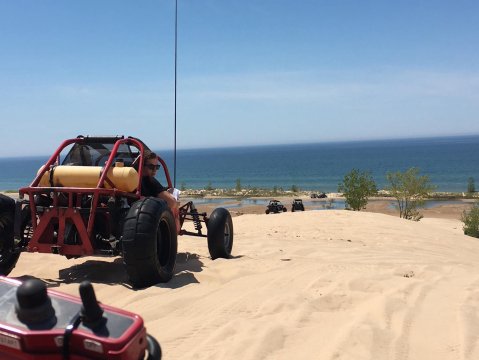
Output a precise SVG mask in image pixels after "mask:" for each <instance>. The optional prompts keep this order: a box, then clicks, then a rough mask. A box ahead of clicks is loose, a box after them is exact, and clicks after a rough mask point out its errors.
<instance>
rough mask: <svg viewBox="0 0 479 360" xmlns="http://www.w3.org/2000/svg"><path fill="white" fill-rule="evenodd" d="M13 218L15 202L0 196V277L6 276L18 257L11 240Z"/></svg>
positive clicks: (18, 254) (13, 242) (12, 239)
mask: <svg viewBox="0 0 479 360" xmlns="http://www.w3.org/2000/svg"><path fill="white" fill-rule="evenodd" d="M14 218H15V200H13V199H12V198H11V197H8V196H5V195H3V194H0V275H8V274H9V273H10V272H11V271H12V270H13V268H14V267H15V265H16V264H17V261H18V258H19V257H20V252H19V251H16V249H15V241H14V238H13V223H14Z"/></svg>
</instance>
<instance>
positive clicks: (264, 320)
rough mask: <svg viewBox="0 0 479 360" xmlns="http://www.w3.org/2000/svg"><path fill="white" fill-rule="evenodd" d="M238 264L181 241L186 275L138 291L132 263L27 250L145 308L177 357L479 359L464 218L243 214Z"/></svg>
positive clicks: (37, 264)
mask: <svg viewBox="0 0 479 360" xmlns="http://www.w3.org/2000/svg"><path fill="white" fill-rule="evenodd" d="M234 227H235V244H234V248H233V254H234V257H233V258H232V259H228V260H225V259H218V260H215V261H212V260H211V259H210V258H209V255H208V249H207V245H206V239H204V238H195V237H188V236H183V237H180V238H179V254H178V262H177V273H176V275H175V277H174V278H173V280H172V281H170V282H169V283H167V284H160V285H158V286H153V287H150V288H147V289H141V290H133V289H131V288H130V287H129V285H128V283H127V277H126V273H125V271H124V269H123V265H122V262H121V259H120V258H117V259H110V258H97V257H95V258H80V259H75V260H67V259H66V258H63V257H60V256H56V255H46V254H22V256H21V257H20V260H19V263H18V265H17V267H16V268H15V269H14V271H13V272H12V273H11V277H16V278H20V279H24V278H25V277H29V276H33V277H36V278H39V279H42V280H44V281H45V282H47V284H48V285H49V286H50V287H51V288H53V289H56V290H60V291H64V292H67V293H71V294H75V295H76V294H77V293H78V284H79V282H81V281H82V280H84V279H90V280H91V281H93V283H94V287H95V290H96V293H97V297H98V299H99V300H100V301H101V302H103V303H105V304H109V305H113V306H117V307H121V308H125V309H127V310H130V311H133V312H137V313H139V314H140V315H141V316H142V317H143V318H144V320H145V323H146V327H147V331H148V332H149V333H150V334H151V335H153V336H154V337H156V338H157V340H158V341H159V342H160V344H161V346H162V349H163V354H164V356H163V358H164V359H242V360H256V359H288V360H290V359H351V360H353V359H354V360H358V359H378V360H384V359H394V360H406V359H435V360H442V359H444V360H445V359H451V360H452V359H455V360H456V359H470V360H473V359H479V341H478V334H479V312H478V308H479V307H478V305H479V239H474V238H471V237H468V236H465V235H463V234H462V230H461V229H462V223H461V222H460V221H459V220H454V219H433V218H428V219H423V220H422V221H420V222H412V221H407V220H403V219H400V218H398V217H397V216H390V215H385V214H377V213H368V212H350V211H343V210H337V211H335V210H332V211H307V212H295V213H290V212H288V213H283V214H277V215H243V216H238V217H235V218H234Z"/></svg>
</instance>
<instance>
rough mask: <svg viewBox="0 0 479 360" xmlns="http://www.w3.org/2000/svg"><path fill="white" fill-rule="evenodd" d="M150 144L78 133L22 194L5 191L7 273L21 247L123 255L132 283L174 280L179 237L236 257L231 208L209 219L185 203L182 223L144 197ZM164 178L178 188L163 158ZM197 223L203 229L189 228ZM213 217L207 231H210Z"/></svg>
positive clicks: (0, 256) (3, 258) (2, 245)
mask: <svg viewBox="0 0 479 360" xmlns="http://www.w3.org/2000/svg"><path fill="white" fill-rule="evenodd" d="M145 150H149V149H148V147H147V146H146V145H145V144H144V143H143V142H141V141H140V140H139V139H136V138H133V137H123V136H112V137H98V136H78V137H77V138H74V139H69V140H66V141H64V142H63V143H62V144H61V145H60V147H59V148H58V149H57V150H56V151H55V153H54V154H53V155H52V157H51V158H50V159H49V160H48V161H47V163H46V164H45V165H44V166H42V167H41V169H40V170H39V171H38V173H37V176H36V177H35V179H34V180H33V182H32V183H31V185H30V186H28V187H24V188H21V189H20V190H19V200H17V201H14V200H13V199H11V198H9V197H7V196H1V197H0V275H8V274H9V273H10V272H11V271H12V269H13V268H14V267H15V265H16V263H17V260H18V258H19V256H20V253H21V252H23V251H27V252H40V253H53V254H59V255H63V256H66V257H67V258H77V257H81V256H88V255H95V256H118V255H120V256H122V257H123V261H124V264H125V266H126V271H127V273H128V276H129V278H130V281H131V283H132V285H133V286H135V287H145V286H150V285H153V284H156V283H158V282H167V281H169V280H170V279H171V278H172V276H173V272H174V267H175V263H176V255H177V247H178V242H177V241H178V240H177V235H184V234H187V235H194V236H202V237H207V242H208V250H209V253H210V255H211V258H212V259H216V258H228V257H230V255H231V250H232V247H233V222H232V219H231V215H230V213H229V212H228V210H226V209H224V208H217V209H215V210H214V211H213V212H212V213H211V215H210V216H209V217H208V216H207V215H206V213H199V212H198V211H197V210H196V208H195V206H194V204H193V203H192V202H191V201H190V202H187V203H185V204H184V205H183V206H181V207H180V208H179V212H178V213H177V215H176V216H177V217H178V221H179V224H180V227H179V229H177V226H176V224H175V217H174V215H173V212H172V211H171V210H170V209H169V207H168V206H167V204H166V202H165V201H163V200H160V199H158V198H156V197H143V196H141V177H142V171H143V167H142V166H141V164H143V160H144V156H145ZM158 161H159V163H160V164H161V166H162V167H163V169H164V178H165V179H164V181H165V182H164V184H167V186H168V188H172V183H171V180H170V175H169V172H168V168H167V166H166V163H165V162H164V160H163V159H161V158H160V157H158ZM185 220H191V221H193V225H194V229H195V232H189V231H186V230H183V229H182V227H183V223H184V222H185ZM202 223H205V225H206V228H207V235H205V234H203V233H202V231H201V229H202Z"/></svg>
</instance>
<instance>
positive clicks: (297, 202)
mask: <svg viewBox="0 0 479 360" xmlns="http://www.w3.org/2000/svg"><path fill="white" fill-rule="evenodd" d="M291 211H292V212H295V211H304V205H303V200H301V199H294V200H293V204H292V205H291Z"/></svg>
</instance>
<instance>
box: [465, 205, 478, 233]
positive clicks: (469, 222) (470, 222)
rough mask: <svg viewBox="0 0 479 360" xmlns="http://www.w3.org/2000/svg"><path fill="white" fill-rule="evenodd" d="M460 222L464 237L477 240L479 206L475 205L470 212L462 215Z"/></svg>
mask: <svg viewBox="0 0 479 360" xmlns="http://www.w3.org/2000/svg"><path fill="white" fill-rule="evenodd" d="M461 221H462V222H463V223H464V226H463V227H462V229H463V230H464V234H465V235H469V236H472V237H475V238H479V204H478V203H476V204H474V206H473V207H472V209H471V210H470V211H464V212H463V213H462V217H461Z"/></svg>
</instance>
